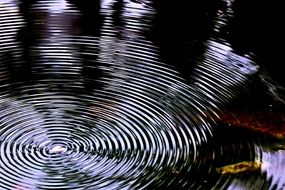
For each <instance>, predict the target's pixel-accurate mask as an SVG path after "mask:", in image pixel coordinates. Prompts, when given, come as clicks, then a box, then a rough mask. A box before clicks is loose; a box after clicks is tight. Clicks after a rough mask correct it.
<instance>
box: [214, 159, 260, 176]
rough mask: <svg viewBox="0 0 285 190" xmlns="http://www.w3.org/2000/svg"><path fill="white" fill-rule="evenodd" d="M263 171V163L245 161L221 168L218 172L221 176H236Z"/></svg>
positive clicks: (217, 169)
mask: <svg viewBox="0 0 285 190" xmlns="http://www.w3.org/2000/svg"><path fill="white" fill-rule="evenodd" d="M259 170H261V163H260V162H258V161H244V162H240V163H236V164H230V165H227V166H223V167H220V168H216V171H217V172H218V173H221V174H236V173H241V172H256V171H259Z"/></svg>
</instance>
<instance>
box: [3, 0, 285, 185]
mask: <svg viewBox="0 0 285 190" xmlns="http://www.w3.org/2000/svg"><path fill="white" fill-rule="evenodd" d="M217 2H218V1H206V0H205V1H203V2H202V3H201V4H198V5H194V4H192V6H190V7H193V8H191V10H193V12H191V11H188V8H189V6H188V5H187V3H181V4H174V5H173V7H172V6H169V4H168V2H160V1H156V2H151V1H145V2H142V1H101V3H98V2H97V3H90V2H84V3H83V2H82V3H78V2H77V1H72V0H70V1H67V0H66V1H65V0H60V1H29V2H22V3H18V2H17V3H16V1H5V2H4V1H3V2H2V1H1V6H0V9H3V11H1V12H0V14H2V16H1V18H5V19H1V18H0V26H1V28H0V37H1V38H0V39H1V41H0V44H1V46H3V49H2V50H0V51H1V55H0V56H1V58H0V85H1V86H0V89H1V92H0V97H1V101H0V103H1V107H0V109H1V112H0V153H1V154H0V158H1V159H0V166H1V171H0V178H1V182H2V181H3V183H1V184H0V188H3V189H41V188H43V189H94V188H95V189H106V188H107V189H146V188H147V189H151V188H153V189H156V188H164V189H173V188H178V187H179V188H185V189H211V188H216V189H226V188H227V189H242V188H249V187H250V186H252V185H254V186H256V187H258V188H259V189H267V188H273V187H276V188H277V189H278V188H280V189H281V188H282V187H283V186H284V184H283V182H284V180H283V179H284V175H283V173H284V171H283V169H282V168H281V167H277V165H280V164H281V165H282V164H284V163H283V162H284V159H283V157H284V155H283V154H282V152H283V148H282V145H283V144H284V143H283V141H282V140H280V139H279V140H278V139H274V138H273V137H272V136H270V135H268V134H266V135H264V133H263V134H261V135H260V134H259V135H257V134H256V133H255V131H252V130H251V128H252V127H251V128H250V127H249V124H248V123H250V122H248V120H249V118H248V117H247V120H246V121H245V124H244V125H243V126H240V127H243V129H242V128H238V127H236V128H235V127H231V126H230V125H231V124H233V121H231V120H230V119H228V120H226V119H225V120H223V121H222V122H221V121H220V120H219V118H222V117H221V116H222V114H221V113H222V112H223V114H227V111H226V110H225V107H227V106H229V105H230V104H229V103H231V102H233V101H235V100H236V99H238V98H239V96H242V95H243V94H244V92H246V90H247V88H248V87H249V83H250V82H252V80H255V77H256V78H259V76H266V75H261V74H260V73H263V72H261V71H260V70H261V67H260V66H259V65H258V64H257V62H256V60H254V58H253V56H254V54H253V53H252V52H250V51H248V52H247V53H242V52H241V51H237V49H236V48H235V46H234V45H233V44H232V41H231V40H230V39H231V38H230V36H231V35H230V34H229V33H230V30H229V28H230V25H231V22H232V20H234V16H235V13H234V7H233V6H234V5H235V2H234V1H219V3H217ZM216 3H217V4H216ZM212 5H213V6H212ZM177 8H178V9H177ZM179 8H182V9H179ZM199 8H201V9H199ZM169 9H172V10H173V11H174V12H173V14H170V15H168V14H167V13H169ZM177 10H179V11H177ZM175 11H177V13H178V14H174V13H176V12H175ZM180 11H181V12H180ZM172 16H173V17H174V18H175V19H180V18H183V17H185V18H189V20H187V22H184V23H183V24H182V25H180V24H179V23H178V22H176V20H175V19H172V18H171V17H172ZM185 18H184V19H185ZM197 18H198V19H197ZM6 19H7V20H9V21H10V22H6ZM93 26H94V27H93ZM188 26H192V27H190V28H191V29H189V28H188ZM162 29H163V30H162ZM184 29H185V30H184ZM161 30H162V31H161ZM180 50H183V51H181V52H180ZM267 81H270V80H269V79H268V80H267ZM228 109H229V107H228ZM223 118H227V117H223ZM273 118H274V117H273ZM238 119H239V118H238ZM225 124H226V125H225ZM272 144H273V145H276V146H277V151H276V150H273V149H272V147H271V145H272ZM276 146H275V148H276ZM251 162H253V163H255V162H256V163H257V162H258V163H261V169H260V170H259V169H258V170H254V171H255V172H253V173H251V172H250V170H248V171H247V172H239V171H238V170H236V171H233V172H232V173H230V174H225V173H224V174H223V173H221V172H218V171H219V168H227V167H229V166H233V165H237V164H239V163H251ZM245 165H246V164H245ZM245 171H246V169H245Z"/></svg>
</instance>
